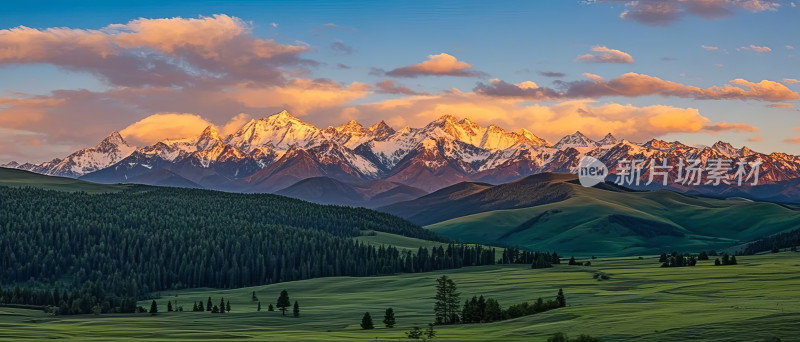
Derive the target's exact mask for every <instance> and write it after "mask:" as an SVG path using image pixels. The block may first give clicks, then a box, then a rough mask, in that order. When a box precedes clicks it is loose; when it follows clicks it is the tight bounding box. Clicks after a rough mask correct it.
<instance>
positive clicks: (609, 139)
mask: <svg viewBox="0 0 800 342" xmlns="http://www.w3.org/2000/svg"><path fill="white" fill-rule="evenodd" d="M618 142H619V140H617V138H615V137H614V136H613V135H611V133H608V134H606V136H605V137H603V139H601V140H600V141H598V142H597V145H599V146H607V145H616V144H617V143H618Z"/></svg>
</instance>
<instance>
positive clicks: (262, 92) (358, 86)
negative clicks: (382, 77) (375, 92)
mask: <svg viewBox="0 0 800 342" xmlns="http://www.w3.org/2000/svg"><path fill="white" fill-rule="evenodd" d="M369 91H370V86H369V85H368V84H364V83H360V82H353V83H351V84H349V85H342V84H340V83H337V82H333V81H329V80H310V79H293V80H291V81H290V82H289V83H288V84H286V85H284V86H280V87H268V88H260V87H255V88H253V87H247V86H246V85H237V86H236V87H232V88H230V89H229V91H228V92H226V93H224V94H219V95H218V96H219V97H220V98H224V99H232V100H234V101H237V102H239V103H241V104H242V105H244V106H245V107H251V108H267V107H275V106H277V107H279V108H283V109H286V110H289V111H290V112H292V114H295V115H299V116H304V115H307V114H308V113H310V112H312V111H315V110H319V109H323V108H328V107H336V106H340V105H342V104H345V103H347V102H350V101H353V100H356V99H360V98H362V97H364V96H366V95H367V94H369Z"/></svg>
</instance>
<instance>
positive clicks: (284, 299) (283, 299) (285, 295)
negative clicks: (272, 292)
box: [276, 290, 292, 316]
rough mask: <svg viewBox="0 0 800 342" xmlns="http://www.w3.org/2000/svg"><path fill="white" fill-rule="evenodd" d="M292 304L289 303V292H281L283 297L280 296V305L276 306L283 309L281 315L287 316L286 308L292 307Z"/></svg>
mask: <svg viewBox="0 0 800 342" xmlns="http://www.w3.org/2000/svg"><path fill="white" fill-rule="evenodd" d="M291 305H292V302H290V301H289V292H286V290H283V291H281V295H280V296H278V303H277V304H276V306H277V307H278V309H281V313H282V314H283V315H284V316H286V308H288V307H290V306H291Z"/></svg>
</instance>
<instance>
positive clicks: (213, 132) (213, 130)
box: [200, 125, 219, 139]
mask: <svg viewBox="0 0 800 342" xmlns="http://www.w3.org/2000/svg"><path fill="white" fill-rule="evenodd" d="M200 136H201V137H204V136H208V137H214V138H217V139H219V131H217V127H215V126H214V125H208V127H206V129H204V130H203V133H202V134H200Z"/></svg>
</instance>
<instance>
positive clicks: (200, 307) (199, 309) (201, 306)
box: [197, 300, 206, 311]
mask: <svg viewBox="0 0 800 342" xmlns="http://www.w3.org/2000/svg"><path fill="white" fill-rule="evenodd" d="M197 311H206V309H205V308H203V301H202V300H201V301H200V305H198V306H197Z"/></svg>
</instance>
